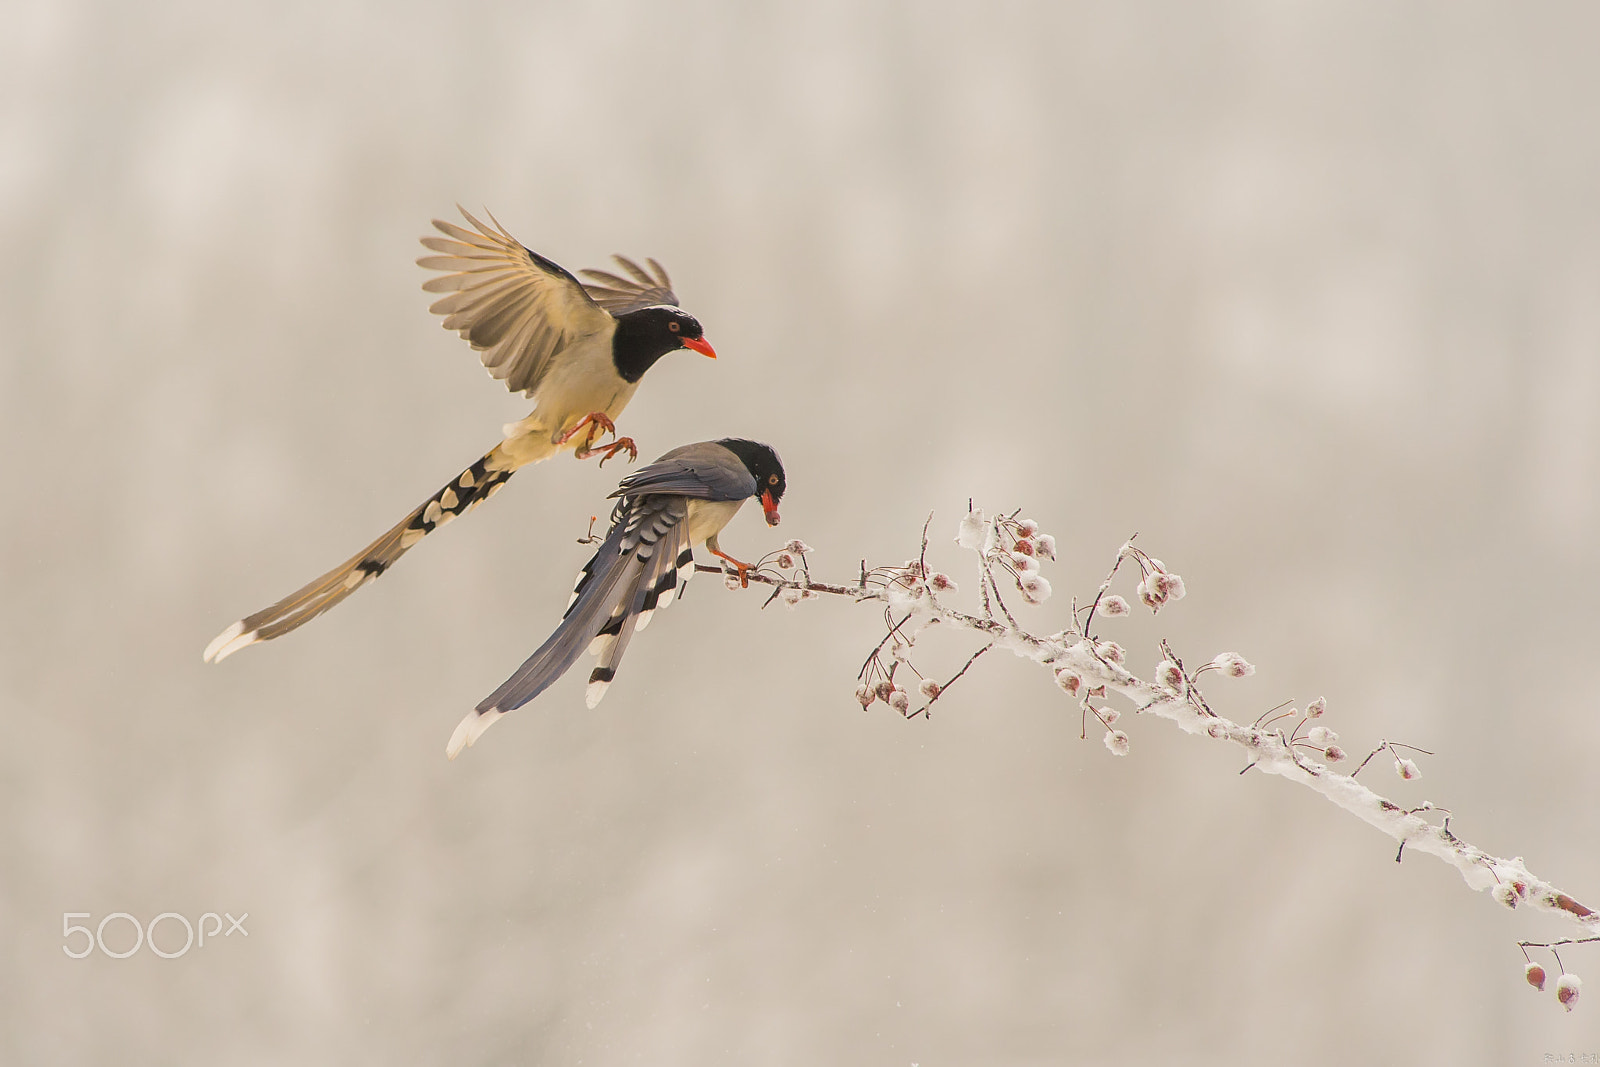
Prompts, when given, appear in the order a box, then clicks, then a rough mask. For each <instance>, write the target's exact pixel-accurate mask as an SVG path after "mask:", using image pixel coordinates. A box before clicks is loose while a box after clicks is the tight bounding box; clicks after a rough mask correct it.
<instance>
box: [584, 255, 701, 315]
mask: <svg viewBox="0 0 1600 1067" xmlns="http://www.w3.org/2000/svg"><path fill="white" fill-rule="evenodd" d="M611 258H612V259H614V260H616V263H617V266H619V267H621V268H622V269H623V270H624V271H626V272H627V273H628V277H626V278H624V277H622V276H621V275H617V274H612V273H611V272H610V271H608V270H583V271H579V272H578V273H580V274H582V275H583V276H584V277H585V278H588V279H589V280H588V281H587V282H584V283H583V287H584V288H585V289H586V290H588V292H589V296H590V297H591V298H593V300H594V302H595V303H596V304H599V305H600V306H601V307H603V308H605V309H606V310H607V311H609V312H611V314H613V315H625V314H627V313H628V312H630V311H638V310H639V309H640V308H647V307H655V306H656V305H657V304H671V305H672V306H673V307H677V306H678V297H677V294H676V293H674V292H673V291H672V279H671V278H669V277H667V271H666V268H665V267H663V266H662V265H661V264H659V263H657V262H656V261H655V260H653V259H646V260H645V262H646V263H648V264H649V265H650V271H654V272H655V273H654V275H652V274H651V273H650V271H647V270H645V269H644V268H643V267H641V266H639V264H637V263H635V262H634V261H633V260H631V259H629V258H628V257H627V256H612V257H611Z"/></svg>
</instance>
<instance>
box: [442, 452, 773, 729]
mask: <svg viewBox="0 0 1600 1067" xmlns="http://www.w3.org/2000/svg"><path fill="white" fill-rule="evenodd" d="M786 485H787V483H786V482H785V480H784V475H783V464H782V463H781V462H780V461H779V459H778V454H777V453H776V452H774V451H773V450H772V449H771V448H769V447H768V446H766V445H763V444H759V443H757V442H755V441H746V440H744V439H742V438H737V437H728V438H723V439H722V440H720V441H702V442H700V443H699V444H694V445H684V446H683V447H681V448H674V449H673V450H672V451H671V452H668V453H667V454H666V455H664V456H662V457H661V458H660V459H658V460H656V461H655V462H654V463H652V464H650V465H649V466H647V467H641V468H640V469H639V470H636V471H634V472H633V473H632V474H630V475H628V476H627V477H626V478H624V479H623V480H622V483H621V485H620V486H618V488H617V491H616V492H615V493H612V494H611V495H612V497H621V498H622V499H620V500H618V501H617V506H616V508H615V509H614V510H613V511H612V513H611V529H610V532H608V533H607V534H606V538H605V541H604V542H603V543H602V544H601V545H600V548H599V549H598V550H597V551H596V552H595V554H594V556H593V558H591V559H590V560H589V562H588V563H587V564H585V565H584V568H583V571H582V573H580V574H579V575H578V584H577V587H576V588H575V589H573V591H572V599H571V601H569V602H568V604H567V611H566V614H565V615H564V616H562V619H561V625H559V626H557V627H556V631H555V633H553V634H551V635H550V637H549V639H548V640H547V641H545V643H544V644H542V645H540V646H539V649H538V651H536V652H535V653H534V654H533V655H531V656H529V657H528V658H527V660H526V661H525V662H524V663H523V664H522V666H521V667H519V668H517V672H516V673H515V674H513V675H512V676H511V677H510V678H508V679H506V682H505V684H503V685H502V686H500V688H499V689H496V690H495V691H494V692H493V693H491V694H489V696H488V697H486V698H485V699H484V700H483V702H482V703H480V704H479V705H478V706H477V708H475V709H474V710H473V711H471V712H469V713H468V714H467V717H466V718H465V719H462V720H461V725H459V726H457V727H456V731H455V733H454V734H453V735H452V736H451V738H450V744H449V745H448V746H446V748H445V752H446V754H447V755H449V757H450V758H451V759H455V758H456V756H457V755H459V754H460V752H461V750H462V749H463V748H465V747H467V746H468V745H470V744H472V743H473V742H474V741H476V740H477V739H478V738H479V737H481V736H482V735H483V732H484V731H485V730H487V729H488V728H489V727H490V726H491V725H493V723H494V722H495V720H497V719H499V718H500V717H501V716H502V715H504V714H505V713H506V712H508V711H512V710H514V709H516V708H520V707H521V706H522V705H524V704H526V703H527V702H528V701H530V700H532V699H533V698H534V697H536V696H538V695H539V694H540V693H542V692H544V691H545V690H546V689H547V688H549V687H550V685H551V684H552V683H554V682H555V680H556V679H557V678H560V677H561V676H562V675H563V674H565V673H566V672H567V669H568V668H569V667H571V666H572V665H573V664H574V663H576V662H577V661H578V659H579V657H581V656H582V655H583V654H584V652H585V651H588V652H589V653H590V654H591V655H593V656H594V657H595V659H596V664H595V668H594V670H593V671H592V672H591V673H590V675H589V688H588V691H587V693H586V694H585V700H586V701H587V703H588V705H589V706H590V707H591V708H592V707H594V706H595V705H596V704H598V703H600V699H601V698H602V697H604V696H605V694H606V687H607V686H609V685H610V684H611V680H612V679H613V678H615V677H616V674H617V664H618V663H619V662H620V661H621V659H622V653H623V652H624V651H626V650H627V647H628V641H629V640H630V639H632V637H633V634H634V631H635V630H642V629H644V628H645V627H646V626H647V625H649V622H650V618H651V614H652V613H653V612H654V611H656V610H658V609H660V608H664V607H666V606H667V605H668V604H670V603H671V602H672V598H673V595H674V594H676V595H678V596H682V595H683V587H684V584H685V583H686V582H688V580H689V576H690V575H692V574H693V573H694V550H693V546H694V545H695V544H697V543H699V542H702V541H703V542H705V545H706V548H707V549H709V550H710V551H711V553H712V554H713V555H715V556H719V557H721V558H722V559H725V560H727V561H728V562H729V563H731V564H733V566H734V567H735V569H736V570H737V572H738V575H739V578H740V580H741V581H742V582H743V581H747V580H748V579H747V578H746V572H747V571H749V570H750V567H751V564H748V563H742V562H740V561H739V560H736V559H734V558H733V557H732V556H730V555H728V554H727V553H725V552H723V551H722V549H721V547H720V546H719V545H718V544H717V535H718V534H720V533H721V532H722V528H723V527H724V526H726V525H727V524H728V522H729V521H730V520H731V519H732V518H733V516H734V515H735V514H736V513H737V512H738V510H739V509H740V508H741V507H743V506H744V502H745V501H746V500H749V499H751V498H752V497H754V498H756V499H758V500H760V501H761V507H762V510H763V511H765V512H766V516H767V525H768V526H776V525H778V501H780V500H782V499H783V492H784V489H785V488H786Z"/></svg>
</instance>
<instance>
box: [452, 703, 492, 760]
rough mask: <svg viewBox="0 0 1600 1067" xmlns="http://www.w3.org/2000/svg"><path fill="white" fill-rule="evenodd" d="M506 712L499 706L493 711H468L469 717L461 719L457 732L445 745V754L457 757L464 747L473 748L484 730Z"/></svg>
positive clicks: (453, 757)
mask: <svg viewBox="0 0 1600 1067" xmlns="http://www.w3.org/2000/svg"><path fill="white" fill-rule="evenodd" d="M504 714H505V712H503V711H501V710H500V709H499V708H495V709H493V710H492V711H484V712H479V711H469V712H467V717H466V718H465V719H462V720H461V724H460V725H459V726H457V727H456V732H455V733H453V734H451V735H450V743H449V744H448V745H445V746H444V754H445V755H446V756H449V757H450V758H451V759H455V758H456V757H457V756H459V755H461V750H462V749H464V748H471V747H472V745H473V743H474V742H476V741H477V740H478V738H480V737H482V736H483V732H484V731H485V730H487V729H488V728H489V727H491V726H493V725H494V724H495V720H496V719H499V718H500V717H501V716H502V715H504Z"/></svg>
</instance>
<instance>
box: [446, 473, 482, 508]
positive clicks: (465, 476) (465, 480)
mask: <svg viewBox="0 0 1600 1067" xmlns="http://www.w3.org/2000/svg"><path fill="white" fill-rule="evenodd" d="M456 484H457V485H459V486H460V487H461V488H463V489H471V488H472V487H473V486H475V485H477V484H478V483H477V482H475V481H473V479H472V472H471V471H462V472H461V477H459V478H457V479H456ZM450 506H451V507H455V505H454V504H451V505H450Z"/></svg>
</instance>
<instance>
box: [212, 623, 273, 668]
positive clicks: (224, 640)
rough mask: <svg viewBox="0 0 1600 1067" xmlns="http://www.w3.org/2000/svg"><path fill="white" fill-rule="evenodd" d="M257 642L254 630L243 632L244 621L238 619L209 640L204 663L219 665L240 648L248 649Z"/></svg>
mask: <svg viewBox="0 0 1600 1067" xmlns="http://www.w3.org/2000/svg"><path fill="white" fill-rule="evenodd" d="M259 640H260V638H258V637H257V636H256V632H255V631H254V630H251V631H249V632H248V633H246V632H245V628H244V620H243V619H240V620H239V621H238V622H236V623H234V624H233V625H232V626H230V627H228V628H227V629H226V630H224V631H222V632H221V633H220V634H218V635H217V636H216V637H214V638H212V639H211V643H210V644H209V645H207V646H206V651H205V662H207V663H221V662H222V661H223V660H225V659H227V658H228V657H229V656H231V655H233V654H234V653H235V652H237V651H239V650H240V649H241V648H249V647H250V646H251V645H253V644H255V643H256V642H257V641H259Z"/></svg>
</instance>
